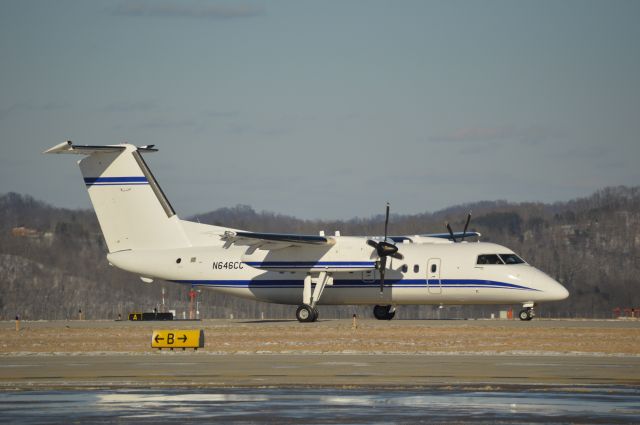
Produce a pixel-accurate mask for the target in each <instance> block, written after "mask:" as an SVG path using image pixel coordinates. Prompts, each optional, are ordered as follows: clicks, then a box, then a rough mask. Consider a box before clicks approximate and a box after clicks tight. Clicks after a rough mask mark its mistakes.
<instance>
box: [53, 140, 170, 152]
mask: <svg viewBox="0 0 640 425" xmlns="http://www.w3.org/2000/svg"><path fill="white" fill-rule="evenodd" d="M125 148H126V147H125V145H93V146H92V145H74V144H73V142H72V141H71V140H67V141H66V142H62V143H60V144H59V145H55V146H54V147H52V148H49V149H47V150H46V151H44V152H43V153H70V154H77V155H91V154H93V153H108V152H121V151H123V150H125ZM137 150H139V151H143V152H157V151H158V149H154V148H153V145H149V146H140V147H138V148H137Z"/></svg>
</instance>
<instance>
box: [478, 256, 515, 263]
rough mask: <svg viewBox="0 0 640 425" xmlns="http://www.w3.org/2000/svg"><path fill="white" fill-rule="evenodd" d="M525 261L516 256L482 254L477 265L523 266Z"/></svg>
mask: <svg viewBox="0 0 640 425" xmlns="http://www.w3.org/2000/svg"><path fill="white" fill-rule="evenodd" d="M523 263H524V260H523V259H522V258H520V257H518V256H517V255H516V254H482V255H478V263H477V264H508V265H511V264H523Z"/></svg>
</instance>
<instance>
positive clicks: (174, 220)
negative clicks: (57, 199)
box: [45, 142, 190, 252]
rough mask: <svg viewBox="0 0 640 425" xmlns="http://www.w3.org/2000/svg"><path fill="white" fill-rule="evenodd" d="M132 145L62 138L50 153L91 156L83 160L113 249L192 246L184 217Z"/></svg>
mask: <svg viewBox="0 0 640 425" xmlns="http://www.w3.org/2000/svg"><path fill="white" fill-rule="evenodd" d="M145 151H146V152H154V151H155V149H152V147H140V148H138V147H136V146H133V145H130V144H120V145H108V146H80V145H73V144H72V143H71V142H65V143H61V144H60V145H57V146H54V147H52V148H51V149H49V150H47V151H45V153H72V154H83V155H87V157H86V158H83V159H82V160H80V161H79V162H78V164H79V166H80V170H81V171H82V176H83V177H84V183H85V185H86V186H87V190H88V192H89V197H90V198H91V203H92V204H93V208H94V210H95V212H96V215H97V216H98V221H99V223H100V228H101V229H102V233H103V235H104V238H105V240H106V242H107V247H108V248H109V252H116V251H122V250H127V249H162V248H179V247H186V246H189V245H190V243H189V241H188V239H187V237H186V236H185V233H184V230H183V229H182V226H181V224H180V220H179V219H178V216H177V215H176V213H175V211H174V210H173V208H172V207H171V204H170V203H169V201H168V200H167V198H166V196H165V195H164V193H163V192H162V189H161V188H160V186H159V185H158V182H157V181H156V180H155V178H154V177H153V174H152V173H151V171H150V170H149V167H147V164H146V163H145V162H144V159H143V158H142V155H141V154H140V152H145Z"/></svg>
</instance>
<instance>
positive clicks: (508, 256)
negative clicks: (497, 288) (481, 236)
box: [500, 254, 524, 264]
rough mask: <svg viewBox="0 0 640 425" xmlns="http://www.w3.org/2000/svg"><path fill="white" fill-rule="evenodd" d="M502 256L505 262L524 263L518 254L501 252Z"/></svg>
mask: <svg viewBox="0 0 640 425" xmlns="http://www.w3.org/2000/svg"><path fill="white" fill-rule="evenodd" d="M500 258H502V261H504V263H505V264H522V263H524V260H523V259H522V258H520V257H518V256H517V255H516V254H500Z"/></svg>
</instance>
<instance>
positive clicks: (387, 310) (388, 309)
mask: <svg viewBox="0 0 640 425" xmlns="http://www.w3.org/2000/svg"><path fill="white" fill-rule="evenodd" d="M373 315H374V316H375V318H376V319H378V320H391V319H393V317H394V316H395V315H396V308H395V307H394V306H391V305H376V306H375V307H373Z"/></svg>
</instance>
